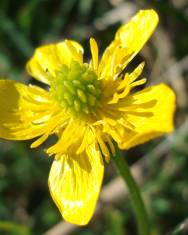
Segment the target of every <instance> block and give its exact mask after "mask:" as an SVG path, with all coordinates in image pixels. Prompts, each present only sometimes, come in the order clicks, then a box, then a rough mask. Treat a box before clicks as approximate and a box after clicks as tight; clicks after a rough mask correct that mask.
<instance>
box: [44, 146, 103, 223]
mask: <svg viewBox="0 0 188 235" xmlns="http://www.w3.org/2000/svg"><path fill="white" fill-rule="evenodd" d="M86 152H87V153H86V154H84V153H82V154H81V155H74V156H73V155H71V156H68V155H62V156H61V157H60V158H59V160H54V162H53V164H52V167H51V170H50V175H49V180H48V183H49V188H50V192H51V196H52V198H53V200H54V201H55V203H56V205H57V206H58V208H59V210H60V212H61V214H62V216H63V218H64V219H65V220H66V221H68V222H70V223H73V224H77V225H85V224H87V223H88V222H89V220H90V219H91V216H92V215H93V212H94V209H95V206H96V202H97V199H98V195H99V192H100V188H101V183H102V179H103V171H104V166H103V161H102V157H101V154H100V151H99V150H98V149H96V147H95V146H94V145H93V144H92V145H90V146H89V147H88V149H87V150H86Z"/></svg>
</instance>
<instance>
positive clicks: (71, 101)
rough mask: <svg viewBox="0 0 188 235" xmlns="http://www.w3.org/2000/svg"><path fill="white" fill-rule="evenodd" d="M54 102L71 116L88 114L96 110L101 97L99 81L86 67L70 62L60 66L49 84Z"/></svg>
mask: <svg viewBox="0 0 188 235" xmlns="http://www.w3.org/2000/svg"><path fill="white" fill-rule="evenodd" d="M50 92H51V94H52V96H53V97H54V98H55V100H56V101H57V102H58V103H59V104H60V105H61V106H62V107H63V108H65V109H66V110H67V111H69V112H71V113H72V114H75V115H78V114H89V113H92V112H94V111H95V110H96V108H97V106H98V103H99V101H100V97H101V81H100V80H98V78H97V75H96V73H95V72H94V71H93V70H92V69H90V68H89V67H88V65H86V64H83V65H80V64H79V63H78V62H76V61H72V62H71V64H70V66H69V67H68V66H67V65H62V67H61V69H60V70H59V71H57V72H56V76H55V78H54V79H53V80H52V82H51V88H50Z"/></svg>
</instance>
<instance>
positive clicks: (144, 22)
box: [99, 10, 158, 79]
mask: <svg viewBox="0 0 188 235" xmlns="http://www.w3.org/2000/svg"><path fill="white" fill-rule="evenodd" d="M157 23H158V15H157V13H156V12H155V11H154V10H141V11H139V12H138V13H137V14H136V15H135V16H134V17H133V18H132V19H131V20H130V21H129V22H128V23H127V24H125V25H123V26H122V27H120V28H119V30H118V31H117V33H116V35H115V39H114V41H113V42H112V43H111V44H110V45H109V46H108V47H107V49H106V50H105V52H104V54H103V56H102V59H101V63H100V65H99V73H100V74H101V76H102V77H106V79H108V78H109V77H113V76H115V75H116V73H119V72H120V71H121V70H122V69H124V68H125V66H126V65H127V64H128V63H129V62H130V60H132V58H133V57H134V56H135V55H136V54H137V53H138V52H139V51H140V50H141V48H142V47H143V46H144V44H145V43H146V41H147V40H148V39H149V37H150V36H151V34H152V33H153V31H154V29H155V27H156V25H157ZM112 67H113V71H111V69H110V68H112Z"/></svg>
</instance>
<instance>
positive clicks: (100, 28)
mask: <svg viewBox="0 0 188 235" xmlns="http://www.w3.org/2000/svg"><path fill="white" fill-rule="evenodd" d="M141 8H154V9H156V11H157V12H158V13H159V15H160V24H159V26H158V28H157V30H156V32H155V34H154V35H153V37H152V38H151V40H150V41H149V42H148V43H147V45H146V46H145V47H144V49H143V50H142V51H141V53H140V54H139V55H138V56H137V57H136V58H135V60H134V62H133V63H131V65H130V67H131V66H134V65H136V64H138V62H139V61H142V60H145V61H146V67H145V70H144V76H146V77H147V78H148V83H147V85H150V84H156V83H159V82H161V81H164V82H166V83H168V84H169V85H170V86H171V87H172V88H173V89H174V90H175V92H176V94H177V112H176V118H175V123H176V131H175V132H174V133H173V134H172V135H171V136H169V137H163V138H160V139H157V140H154V141H152V142H149V143H146V144H144V145H142V146H139V147H137V148H134V149H133V150H130V151H128V152H126V153H125V156H126V158H127V159H128V162H129V164H130V165H132V166H135V164H136V166H138V168H139V169H141V172H142V178H143V182H144V183H143V184H142V191H143V196H144V200H145V202H146V206H147V209H148V212H149V217H150V222H151V224H152V234H151V235H160V234H162V235H165V234H166V235H167V234H168V235H181V234H182V235H183V234H188V230H186V226H187V227H188V225H187V224H188V222H186V221H187V220H186V219H187V218H188V173H187V172H188V92H187V90H188V1H187V0H164V1H162V0H161V1H160V0H150V1H149V0H148V1H146V0H145V1H141V0H140V1H139V0H137V1H136V0H132V1H123V0H103V1H102V0H62V1H60V0H51V1H50V0H17V1H14V0H0V77H1V78H9V79H14V80H17V81H20V82H24V83H30V82H32V83H35V81H34V80H32V78H31V77H29V76H28V75H27V73H26V71H25V69H24V68H25V64H26V61H27V60H28V59H29V58H30V56H31V55H32V53H33V51H34V49H35V48H36V47H37V46H39V45H41V44H44V43H49V42H57V41H61V40H63V39H65V38H72V39H74V40H77V41H79V42H80V43H81V44H82V45H83V46H84V48H85V58H86V60H87V59H89V56H90V54H89V50H88V49H89V43H88V39H89V37H91V36H92V37H95V38H96V40H97V42H98V43H99V47H100V53H102V51H103V50H104V48H105V47H106V46H107V45H108V43H109V42H110V41H111V40H112V39H113V36H114V33H115V31H116V30H117V28H118V27H119V26H120V25H121V24H122V23H123V22H126V21H128V19H129V18H130V16H131V15H133V14H134V13H135V12H136V11H137V10H139V9H141ZM29 145H30V142H29V141H26V142H9V141H4V140H0V234H2V235H41V234H46V235H60V234H62V235H68V234H70V235H71V234H74V235H97V234H100V235H136V234H137V232H136V225H135V220H134V216H133V213H132V210H131V206H130V202H129V200H128V198H126V199H121V200H119V197H120V196H121V195H119V194H123V192H120V193H118V192H117V194H116V191H114V192H111V191H109V192H108V191H107V193H106V194H105V195H104V194H103V199H101V202H103V201H104V202H106V203H100V208H99V212H98V213H97V214H96V215H95V217H94V218H93V219H92V221H91V222H90V224H89V225H88V226H86V227H83V228H80V227H78V228H77V227H74V226H72V227H71V226H69V227H66V226H67V225H66V224H65V223H62V222H61V221H62V218H61V216H60V214H59V212H58V210H57V208H56V207H55V205H54V203H53V201H52V199H51V198H50V195H49V192H48V187H47V178H48V172H49V169H50V165H51V162H52V159H50V158H49V157H47V156H46V155H45V154H44V153H43V146H42V147H41V148H38V149H34V150H31V149H30V148H29ZM144 155H146V156H145V157H144ZM105 174H106V175H105V179H104V187H105V186H108V185H109V184H110V183H111V182H112V180H113V179H114V178H115V177H117V175H116V172H115V170H114V168H113V166H112V164H110V165H107V166H106V173H105ZM117 187H118V185H117ZM117 191H118V190H117ZM111 193H112V194H113V195H114V199H113V202H112V203H110V202H109V203H107V201H108V197H109V196H111V195H110V194H111ZM182 222H184V225H185V226H184V228H183V226H181V223H182ZM57 223H60V224H59V225H58V226H59V227H58V226H56V227H54V226H55V225H56V224H57ZM179 224H180V226H179ZM182 228H183V229H182ZM50 229H52V230H50ZM50 231H51V232H50ZM71 231H72V232H71Z"/></svg>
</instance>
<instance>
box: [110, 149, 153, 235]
mask: <svg viewBox="0 0 188 235" xmlns="http://www.w3.org/2000/svg"><path fill="white" fill-rule="evenodd" d="M112 161H113V162H114V164H115V166H116V168H117V170H118V172H119V174H120V175H121V176H122V178H123V180H124V181H125V183H126V185H127V187H128V190H129V193H130V199H131V203H132V207H133V210H134V214H135V217H136V221H137V226H138V231H139V235H150V228H149V220H148V216H147V212H146V209H145V206H144V202H143V200H142V197H141V193H140V190H139V188H138V185H137V184H136V182H135V180H134V178H133V176H132V174H131V171H130V169H129V166H128V164H127V162H126V160H125V158H124V157H123V156H121V154H120V152H118V151H117V154H116V156H114V157H112Z"/></svg>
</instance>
